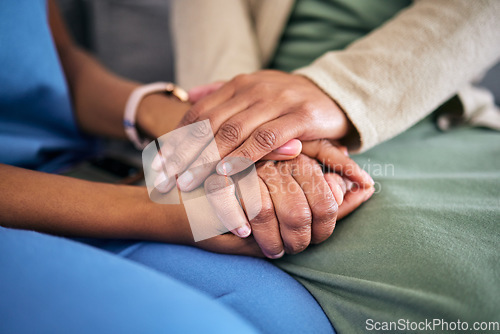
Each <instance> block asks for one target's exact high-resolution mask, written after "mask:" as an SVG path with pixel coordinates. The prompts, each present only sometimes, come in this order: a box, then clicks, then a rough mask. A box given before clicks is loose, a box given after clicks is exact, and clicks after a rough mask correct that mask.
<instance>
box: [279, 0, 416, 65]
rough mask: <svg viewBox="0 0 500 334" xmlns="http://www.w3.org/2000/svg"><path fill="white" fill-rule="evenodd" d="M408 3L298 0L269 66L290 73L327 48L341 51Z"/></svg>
mask: <svg viewBox="0 0 500 334" xmlns="http://www.w3.org/2000/svg"><path fill="white" fill-rule="evenodd" d="M271 1H272V0H271ZM410 3H411V1H409V0H391V1H388V0H297V1H296V3H295V7H294V8H293V10H292V13H291V15H290V18H289V21H288V24H287V25H286V27H285V30H284V32H283V35H282V38H281V41H280V44H279V46H278V48H277V50H276V53H275V56H274V59H273V61H272V62H271V68H274V69H278V70H282V71H287V72H289V71H292V70H295V69H297V68H299V67H303V66H306V65H308V64H310V63H311V62H312V61H314V60H315V59H316V58H318V57H320V56H321V55H323V54H324V53H326V52H328V51H332V50H342V49H344V48H345V47H346V46H348V45H349V44H350V43H352V42H354V41H355V40H357V39H358V38H361V37H363V36H365V35H366V34H368V33H369V32H370V31H372V30H373V29H375V28H377V27H379V26H380V25H382V24H383V23H384V22H385V21H387V20H388V19H390V18H391V17H393V16H394V15H395V14H396V13H397V12H398V11H400V10H401V9H403V8H405V7H407V6H408V5H409V4H410Z"/></svg>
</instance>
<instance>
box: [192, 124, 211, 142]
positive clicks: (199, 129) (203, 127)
mask: <svg viewBox="0 0 500 334" xmlns="http://www.w3.org/2000/svg"><path fill="white" fill-rule="evenodd" d="M211 131H212V129H211V128H210V126H209V123H208V122H205V121H202V122H197V123H195V124H193V125H192V127H191V129H190V132H191V135H192V136H193V137H195V138H200V139H202V138H205V137H207V136H208V135H209V134H210V133H211Z"/></svg>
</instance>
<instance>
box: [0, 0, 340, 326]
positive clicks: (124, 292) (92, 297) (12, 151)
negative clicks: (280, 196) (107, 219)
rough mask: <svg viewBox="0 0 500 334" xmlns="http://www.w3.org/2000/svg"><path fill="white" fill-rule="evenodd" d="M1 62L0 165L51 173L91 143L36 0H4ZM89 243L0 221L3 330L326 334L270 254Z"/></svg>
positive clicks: (303, 293) (301, 291) (308, 301)
mask: <svg viewBox="0 0 500 334" xmlns="http://www.w3.org/2000/svg"><path fill="white" fill-rule="evenodd" d="M0 65H1V67H2V70H0V162H1V163H7V164H11V165H15V166H19V167H25V168H33V169H38V170H43V171H56V170H58V169H60V168H62V167H64V166H66V165H68V164H71V163H72V162H74V161H76V160H78V159H81V157H82V156H86V155H88V154H91V153H92V152H93V150H95V145H94V144H95V143H94V142H93V141H92V140H91V139H89V138H86V137H84V136H83V135H82V134H80V133H79V132H78V128H77V126H76V123H75V120H74V116H73V114H72V110H71V103H70V99H69V93H68V87H67V85H66V82H65V79H64V75H63V73H62V71H61V66H60V64H59V61H58V58H57V53H56V51H55V49H54V45H53V41H52V39H51V36H50V30H49V27H48V24H47V12H46V4H45V3H44V1H42V0H16V1H0ZM86 243H87V244H83V243H81V242H78V241H75V240H68V239H65V238H59V237H54V236H49V235H44V234H41V233H37V232H31V231H20V230H13V229H8V228H1V227H0V332H1V333H166V332H168V333H177V332H178V333H190V332H197V333H200V332H202V333H205V332H207V333H212V332H213V333H215V332H217V333H235V332H236V333H251V332H255V331H261V332H269V333H282V332H287V333H305V332H314V333H332V332H333V329H332V327H331V325H330V323H329V320H328V318H327V317H326V316H325V314H324V313H323V311H322V309H321V307H320V306H319V305H318V303H317V302H316V301H315V300H314V298H313V297H312V296H311V295H310V294H309V292H308V291H307V290H306V289H305V288H304V287H303V286H302V285H300V284H299V283H298V282H297V281H295V280H294V279H293V278H291V277H290V276H289V275H287V274H285V273H284V272H283V271H281V270H279V269H278V268H276V267H275V266H273V265H272V264H270V263H269V262H268V261H266V260H262V259H254V258H249V257H243V256H234V255H220V254H214V253H210V252H206V251H203V250H200V249H196V248H193V247H188V246H180V245H170V244H161V243H152V242H136V241H115V240H90V241H89V240H87V241H86ZM89 243H90V244H91V245H88V244H89Z"/></svg>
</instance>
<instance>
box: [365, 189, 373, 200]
mask: <svg viewBox="0 0 500 334" xmlns="http://www.w3.org/2000/svg"><path fill="white" fill-rule="evenodd" d="M374 192H375V189H373V191H370V192H369V193H368V194H366V196H365V199H364V200H363V202H366V201H368V200H369V199H370V197H372V195H373V194H374Z"/></svg>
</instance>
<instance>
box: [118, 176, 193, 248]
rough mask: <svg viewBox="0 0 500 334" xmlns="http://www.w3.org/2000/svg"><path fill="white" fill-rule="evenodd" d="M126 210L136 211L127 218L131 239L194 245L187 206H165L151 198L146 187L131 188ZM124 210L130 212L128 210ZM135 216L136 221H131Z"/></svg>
mask: <svg viewBox="0 0 500 334" xmlns="http://www.w3.org/2000/svg"><path fill="white" fill-rule="evenodd" d="M129 188H130V190H131V192H132V193H129V196H128V200H130V201H128V204H127V205H126V207H127V208H129V209H130V208H133V212H131V213H130V215H129V216H128V217H127V218H126V219H128V220H129V221H130V222H131V223H132V226H131V228H130V231H131V235H130V238H131V239H140V240H151V241H159V242H169V243H177V244H192V243H193V236H192V233H191V229H190V226H189V221H188V219H187V215H186V212H185V210H184V206H183V205H182V204H172V205H164V204H158V203H155V202H153V201H151V200H150V199H149V196H148V194H147V189H146V188H145V187H137V186H134V187H129ZM125 211H129V210H127V209H126V208H125ZM131 217H133V219H130V218H131Z"/></svg>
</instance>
